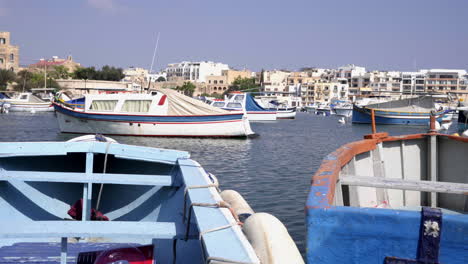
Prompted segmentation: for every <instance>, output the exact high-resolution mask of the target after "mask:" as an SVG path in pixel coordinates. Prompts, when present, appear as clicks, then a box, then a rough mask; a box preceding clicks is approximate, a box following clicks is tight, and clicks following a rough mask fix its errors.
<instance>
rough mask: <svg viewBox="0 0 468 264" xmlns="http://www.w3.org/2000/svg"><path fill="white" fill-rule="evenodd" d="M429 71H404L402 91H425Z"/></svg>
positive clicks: (407, 92)
mask: <svg viewBox="0 0 468 264" xmlns="http://www.w3.org/2000/svg"><path fill="white" fill-rule="evenodd" d="M426 73H427V71H425V70H421V71H419V72H402V73H401V92H402V93H403V94H415V93H424V91H425V83H426Z"/></svg>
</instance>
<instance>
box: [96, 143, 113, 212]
mask: <svg viewBox="0 0 468 264" xmlns="http://www.w3.org/2000/svg"><path fill="white" fill-rule="evenodd" d="M111 144H112V142H110V141H109V142H107V146H106V153H105V155H104V168H103V170H102V174H106V168H107V156H108V154H109V146H110V145H111ZM103 189H104V183H101V187H100V188H99V193H98V197H97V201H96V211H97V210H99V204H100V203H101V195H102V190H103Z"/></svg>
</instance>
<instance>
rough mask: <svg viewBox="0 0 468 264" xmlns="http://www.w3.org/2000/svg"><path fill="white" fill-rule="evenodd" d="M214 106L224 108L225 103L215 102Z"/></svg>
mask: <svg viewBox="0 0 468 264" xmlns="http://www.w3.org/2000/svg"><path fill="white" fill-rule="evenodd" d="M213 106H215V107H223V106H224V102H214V103H213Z"/></svg>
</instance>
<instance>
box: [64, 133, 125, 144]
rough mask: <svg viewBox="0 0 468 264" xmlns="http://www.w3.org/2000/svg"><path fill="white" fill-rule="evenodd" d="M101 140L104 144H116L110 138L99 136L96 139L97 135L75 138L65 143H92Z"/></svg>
mask: <svg viewBox="0 0 468 264" xmlns="http://www.w3.org/2000/svg"><path fill="white" fill-rule="evenodd" d="M103 139H104V140H105V141H104V142H112V143H117V141H116V140H115V139H113V138H110V137H104V136H102V135H101V136H100V138H98V136H97V135H84V136H81V137H75V138H72V139H70V140H67V142H94V141H99V140H103Z"/></svg>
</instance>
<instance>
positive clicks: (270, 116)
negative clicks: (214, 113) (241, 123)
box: [212, 92, 277, 121]
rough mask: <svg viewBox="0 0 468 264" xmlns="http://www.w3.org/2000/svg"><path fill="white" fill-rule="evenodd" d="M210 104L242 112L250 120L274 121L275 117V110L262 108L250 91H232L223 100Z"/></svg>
mask: <svg viewBox="0 0 468 264" xmlns="http://www.w3.org/2000/svg"><path fill="white" fill-rule="evenodd" d="M212 105H213V106H216V107H219V108H222V109H225V110H228V111H233V112H244V113H245V114H246V115H247V118H248V119H249V120H250V121H275V120H276V118H277V115H276V110H267V109H265V108H263V107H262V106H260V105H259V104H258V103H257V102H256V101H255V99H254V98H253V96H252V94H250V93H242V92H232V93H230V94H229V95H228V96H227V98H226V99H225V100H215V101H213V102H212Z"/></svg>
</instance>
